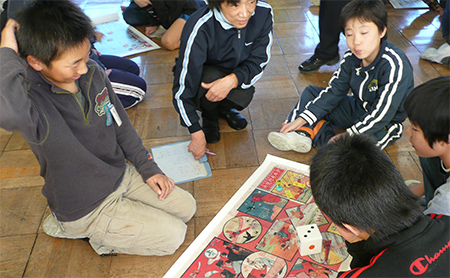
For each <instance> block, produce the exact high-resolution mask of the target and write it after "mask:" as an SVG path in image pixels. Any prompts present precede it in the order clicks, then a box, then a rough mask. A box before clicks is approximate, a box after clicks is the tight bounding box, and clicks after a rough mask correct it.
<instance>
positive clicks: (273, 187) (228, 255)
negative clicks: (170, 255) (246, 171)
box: [164, 155, 351, 278]
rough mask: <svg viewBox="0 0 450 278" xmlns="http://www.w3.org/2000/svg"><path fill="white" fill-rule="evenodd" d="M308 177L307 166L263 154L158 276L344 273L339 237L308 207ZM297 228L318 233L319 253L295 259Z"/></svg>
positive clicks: (295, 277) (274, 277)
mask: <svg viewBox="0 0 450 278" xmlns="http://www.w3.org/2000/svg"><path fill="white" fill-rule="evenodd" d="M308 175H309V167H308V166H307V165H304V164H301V163H297V162H293V161H289V160H286V159H282V158H278V157H275V156H271V155H268V156H267V157H266V159H265V161H264V162H263V164H262V165H261V166H260V167H259V168H258V169H257V170H256V171H255V173H253V175H252V176H251V177H250V178H249V179H248V180H247V181H246V182H245V183H244V185H242V187H241V188H240V189H239V190H238V192H236V194H235V195H234V196H233V197H232V198H231V199H230V200H229V201H228V203H227V204H226V205H225V206H224V207H223V208H222V210H221V211H220V212H219V213H218V214H217V215H216V216H215V217H214V219H213V220H212V221H211V222H210V223H209V224H208V225H207V226H206V228H205V229H204V230H203V231H202V232H201V233H200V235H199V236H198V237H197V238H196V239H195V240H194V242H193V243H192V244H191V245H190V246H189V247H188V248H187V249H186V251H185V252H184V253H183V254H182V255H181V256H180V258H179V259H178V260H177V261H176V262H175V264H174V265H173V266H172V267H171V268H170V269H169V271H168V272H167V273H166V275H165V276H164V277H165V278H169V277H170V278H173V277H186V278H192V277H195V278H203V277H204V278H220V277H225V278H256V277H264V278H300V277H336V276H337V273H338V271H344V270H348V269H349V263H350V260H351V257H350V256H349V255H348V253H347V249H346V246H345V241H344V238H343V237H342V236H341V235H340V234H339V232H338V231H337V229H336V227H335V226H334V224H333V223H332V222H331V221H330V220H329V219H328V218H327V216H325V215H324V214H322V213H321V212H320V210H319V209H318V207H317V205H316V204H315V203H314V198H313V197H312V194H311V187H310V184H309V176H308ZM314 224H315V225H317V226H315V225H314ZM303 225H314V226H315V227H316V233H317V234H318V235H319V231H320V235H319V236H318V238H319V239H320V236H321V237H322V238H321V240H319V242H321V243H322V249H317V252H319V253H315V254H310V255H305V256H301V255H300V246H301V245H300V239H299V234H297V231H296V227H297V226H303ZM317 227H318V230H317ZM317 246H320V245H317ZM303 247H305V246H303ZM317 248H320V247H317ZM320 250H321V252H320ZM302 252H303V251H302ZM302 254H305V253H302ZM306 254H307V253H306Z"/></svg>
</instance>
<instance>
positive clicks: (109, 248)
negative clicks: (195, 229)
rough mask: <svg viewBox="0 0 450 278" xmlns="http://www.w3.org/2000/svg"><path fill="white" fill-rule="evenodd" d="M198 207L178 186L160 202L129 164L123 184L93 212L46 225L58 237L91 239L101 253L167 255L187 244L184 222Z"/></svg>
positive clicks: (51, 221) (52, 234)
mask: <svg viewBox="0 0 450 278" xmlns="http://www.w3.org/2000/svg"><path fill="white" fill-rule="evenodd" d="M195 210H196V203H195V200H194V198H193V197H192V195H191V194H189V193H188V192H187V191H185V190H183V189H181V188H179V187H177V186H175V189H174V190H173V191H172V192H171V193H170V194H169V196H167V198H166V199H165V200H164V201H161V200H159V199H158V194H156V193H155V192H154V191H153V190H152V189H151V188H150V186H148V185H147V184H146V183H145V182H144V181H143V180H142V177H141V175H140V174H139V173H138V172H137V171H136V169H135V168H134V167H133V166H129V167H127V169H126V171H125V175H124V178H123V181H122V183H121V185H120V186H119V188H117V190H116V191H115V192H113V193H112V194H111V195H109V196H108V197H107V198H106V199H105V200H104V201H103V203H102V204H101V205H100V206H99V207H97V208H96V209H95V210H94V211H92V212H91V213H89V214H88V215H86V216H84V217H83V218H81V219H79V220H76V221H72V222H59V221H57V220H56V219H55V218H54V217H53V216H52V215H50V216H49V217H48V218H47V219H46V220H45V222H44V225H43V226H44V227H43V228H44V231H45V232H46V233H47V234H48V235H50V236H54V237H63V238H86V237H87V238H89V243H90V244H91V246H92V248H93V249H94V250H95V252H97V253H98V254H100V255H101V254H109V253H125V254H136V255H144V256H151V255H157V256H163V255H169V254H173V253H174V252H175V251H176V250H177V249H178V247H179V246H180V245H181V244H182V243H183V241H184V237H185V235H186V228H187V226H186V224H185V223H186V222H187V221H189V220H190V219H191V218H192V216H193V215H194V213H195Z"/></svg>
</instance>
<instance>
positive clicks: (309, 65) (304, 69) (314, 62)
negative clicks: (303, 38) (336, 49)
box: [298, 54, 340, 73]
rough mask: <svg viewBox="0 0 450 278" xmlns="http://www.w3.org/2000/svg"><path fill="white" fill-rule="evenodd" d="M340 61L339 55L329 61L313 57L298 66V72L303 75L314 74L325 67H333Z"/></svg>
mask: <svg viewBox="0 0 450 278" xmlns="http://www.w3.org/2000/svg"><path fill="white" fill-rule="evenodd" d="M339 59H340V57H339V54H338V55H337V56H336V57H333V58H331V59H327V60H322V59H319V58H317V56H316V55H313V56H312V57H310V58H309V59H308V60H306V61H304V62H303V63H301V64H300V66H298V70H299V71H300V72H301V73H313V72H316V71H318V70H319V69H320V67H321V66H323V65H329V66H332V65H334V64H336V63H337V62H339Z"/></svg>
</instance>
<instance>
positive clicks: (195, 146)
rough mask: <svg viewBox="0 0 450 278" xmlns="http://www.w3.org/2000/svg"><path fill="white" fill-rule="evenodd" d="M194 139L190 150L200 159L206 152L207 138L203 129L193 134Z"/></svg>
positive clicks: (189, 147)
mask: <svg viewBox="0 0 450 278" xmlns="http://www.w3.org/2000/svg"><path fill="white" fill-rule="evenodd" d="M191 137H192V141H191V143H190V144H189V146H188V152H190V153H192V155H193V156H194V159H195V160H199V159H200V158H201V157H202V156H203V155H204V154H205V152H206V138H205V133H204V132H203V130H199V131H197V132H194V133H192V134H191Z"/></svg>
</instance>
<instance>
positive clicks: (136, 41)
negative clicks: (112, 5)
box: [93, 15, 160, 57]
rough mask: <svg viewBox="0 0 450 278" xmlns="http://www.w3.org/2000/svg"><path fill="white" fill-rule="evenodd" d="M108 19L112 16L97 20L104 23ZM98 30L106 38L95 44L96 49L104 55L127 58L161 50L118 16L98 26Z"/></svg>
mask: <svg viewBox="0 0 450 278" xmlns="http://www.w3.org/2000/svg"><path fill="white" fill-rule="evenodd" d="M108 17H110V15H106V16H103V17H98V18H97V20H100V22H102V21H104V19H105V18H106V19H107V18H108ZM93 21H94V20H93ZM96 28H97V29H96V30H97V31H99V32H101V33H103V35H104V37H103V39H102V41H101V42H96V43H95V48H96V49H97V50H98V51H100V53H103V54H108V55H116V56H120V57H125V56H130V55H134V54H138V53H142V52H146V51H151V50H155V49H159V48H160V47H159V46H158V45H157V44H156V43H155V42H154V41H152V40H151V39H150V38H148V37H146V36H145V35H144V34H142V33H141V32H139V31H138V30H137V29H136V28H134V27H133V26H130V25H128V24H126V23H125V22H124V21H123V19H121V18H119V17H118V16H117V20H114V21H109V22H104V23H101V24H98V25H96Z"/></svg>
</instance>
